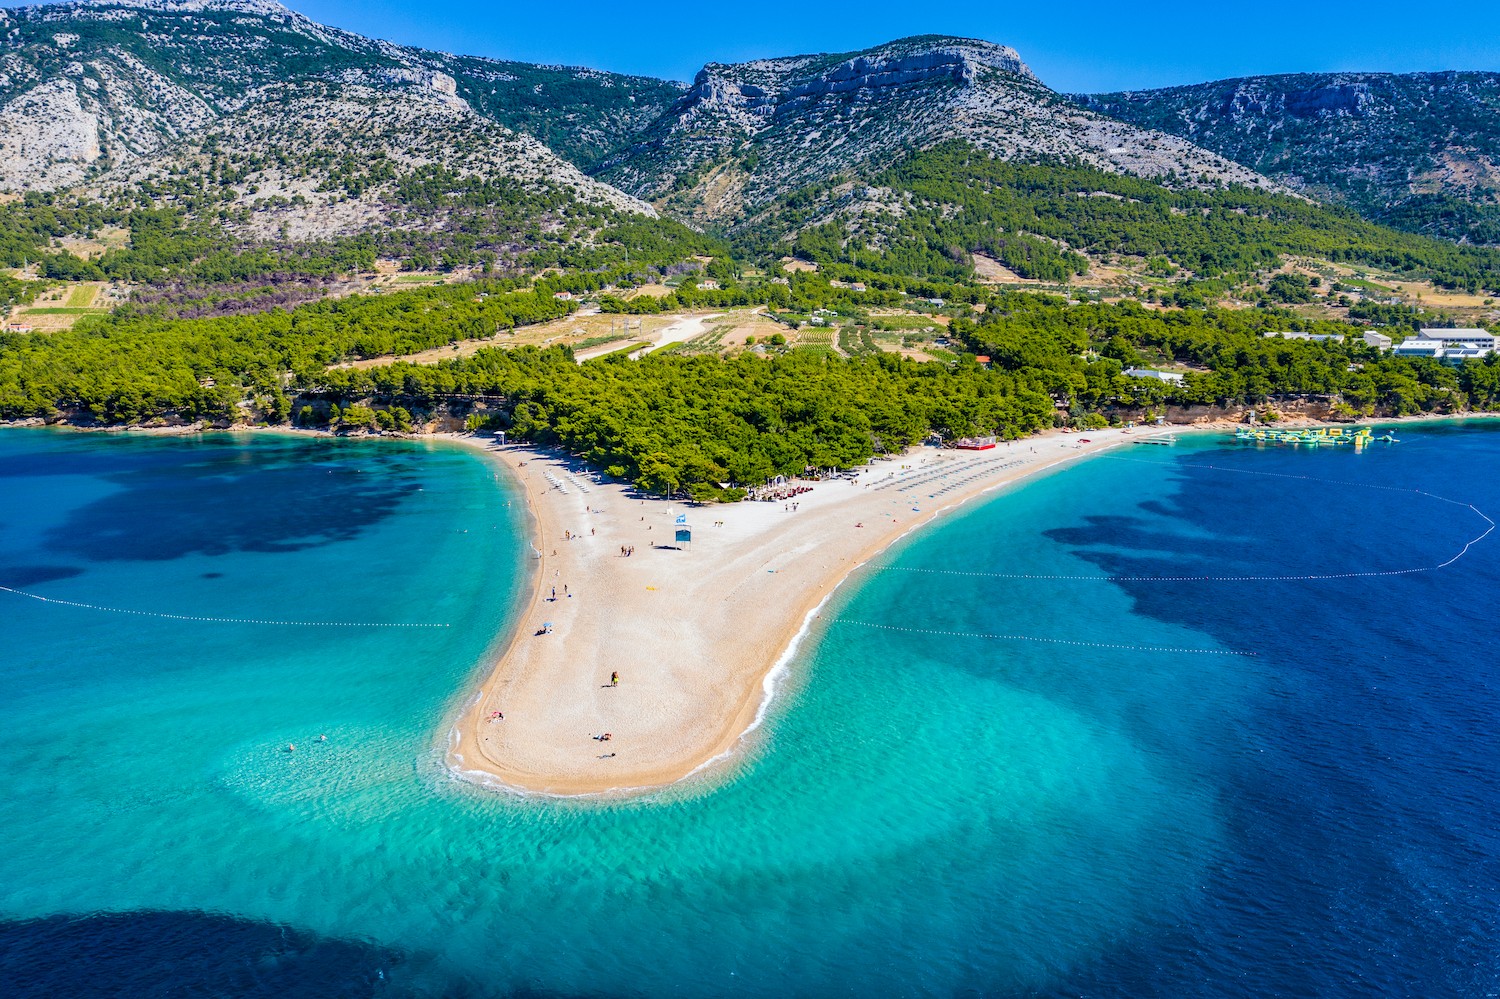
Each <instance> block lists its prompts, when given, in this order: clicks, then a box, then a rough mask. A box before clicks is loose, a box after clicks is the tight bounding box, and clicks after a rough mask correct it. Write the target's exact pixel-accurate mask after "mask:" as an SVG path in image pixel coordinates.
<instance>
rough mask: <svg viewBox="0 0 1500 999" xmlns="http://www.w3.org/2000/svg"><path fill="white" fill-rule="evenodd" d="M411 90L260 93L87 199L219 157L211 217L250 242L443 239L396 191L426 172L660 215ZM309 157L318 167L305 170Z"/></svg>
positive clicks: (421, 87)
mask: <svg viewBox="0 0 1500 999" xmlns="http://www.w3.org/2000/svg"><path fill="white" fill-rule="evenodd" d="M411 82H412V83H413V86H412V88H411V89H410V90H407V91H402V92H398V93H391V92H390V91H387V90H379V89H375V88H371V87H365V86H358V85H349V86H333V85H322V86H318V87H315V88H308V87H291V86H274V87H267V88H264V89H263V90H261V91H258V92H257V93H256V94H254V95H253V97H252V99H250V100H248V101H247V102H246V106H245V107H244V108H243V109H242V110H240V111H238V112H235V113H234V114H232V115H229V116H227V117H225V118H222V119H219V120H218V121H216V122H215V123H214V124H213V126H212V127H211V128H209V129H207V130H205V132H204V133H203V134H201V135H199V136H196V137H194V138H193V139H191V140H188V141H184V142H181V143H178V144H176V145H174V146H170V147H168V148H167V149H166V150H164V151H163V153H162V154H160V155H157V156H154V157H152V158H151V159H150V160H145V159H135V160H132V161H130V162H129V163H128V164H125V165H122V166H120V167H116V168H115V169H113V170H111V171H109V172H107V173H104V174H102V175H100V176H99V177H97V178H96V179H94V180H93V181H92V182H91V183H89V184H88V185H87V187H86V188H85V190H86V192H87V193H89V194H94V195H101V196H109V195H112V194H117V193H123V192H127V191H132V190H136V189H139V188H140V187H141V185H142V184H147V185H149V186H151V187H163V186H166V185H168V184H169V183H170V181H171V178H173V177H175V176H182V175H208V174H210V173H212V172H214V170H213V167H214V161H215V160H216V159H217V160H219V161H224V160H226V159H227V160H228V161H229V163H230V165H229V167H228V169H227V170H226V171H224V172H227V173H232V174H234V176H235V177H236V178H237V179H236V180H235V181H234V182H233V183H232V185H231V186H230V193H231V194H232V195H233V200H231V201H223V202H219V203H218V204H217V208H221V209H243V210H244V211H242V212H235V213H232V215H231V218H230V219H229V220H227V221H225V222H223V223H222V225H223V227H224V228H225V229H226V230H227V231H229V232H230V233H231V234H233V235H234V236H236V237H237V238H238V239H241V240H244V241H246V242H250V243H259V242H272V241H275V242H286V241H291V242H304V241H311V240H320V239H328V238H331V237H338V236H348V235H354V234H357V233H360V232H366V231H369V230H370V229H373V228H377V227H386V228H389V227H398V226H402V225H408V224H417V225H419V226H420V227H423V228H425V229H428V230H434V231H435V230H440V229H441V228H443V226H444V225H445V224H446V218H445V216H444V214H443V213H442V212H440V211H438V212H430V213H426V214H423V213H420V212H416V211H414V210H413V209H412V208H410V207H409V206H407V205H404V204H403V203H402V200H401V199H400V198H399V197H398V196H397V195H396V192H395V188H396V186H397V185H398V184H399V183H400V182H401V181H402V180H403V179H404V178H407V177H411V176H413V175H414V174H416V173H417V172H418V171H421V170H422V169H423V168H437V169H441V170H444V171H448V172H449V173H450V174H451V175H452V176H455V177H458V178H467V177H478V178H483V179H501V180H504V181H506V182H511V183H514V184H516V185H518V186H517V190H521V191H527V192H530V193H536V194H541V193H545V192H547V191H549V190H557V189H562V190H565V191H567V192H568V193H569V194H571V195H572V196H573V197H575V198H577V199H578V200H579V201H582V202H585V203H588V204H595V205H607V206H609V207H612V208H616V209H619V210H621V211H626V212H632V213H635V214H640V215H650V216H654V215H655V214H656V210H655V209H654V208H653V207H652V206H650V205H649V204H646V203H645V202H642V201H640V200H638V199H636V198H633V197H631V196H629V195H627V194H625V193H623V192H621V191H619V190H616V189H615V188H612V187H610V186H609V185H607V184H604V183H601V182H599V181H596V180H593V179H591V178H589V177H586V176H584V174H583V173H582V172H581V171H580V170H579V169H578V168H577V167H575V166H573V165H572V164H570V163H567V162H565V161H563V160H561V159H560V158H558V156H557V155H556V154H555V153H553V152H552V151H551V150H549V149H548V148H547V147H546V146H543V145H542V144H541V143H540V142H538V141H537V140H536V139H533V138H532V137H531V136H528V135H518V134H516V133H515V132H512V131H510V130H509V129H507V128H505V127H503V126H501V125H497V124H495V123H494V122H492V121H490V120H488V119H486V118H484V117H482V116H481V115H479V114H477V113H475V112H474V110H473V109H472V108H470V107H469V106H468V105H467V104H465V103H464V102H462V101H455V100H453V99H452V98H451V96H450V95H447V94H445V93H443V92H442V91H441V90H438V89H434V88H433V87H432V86H431V85H430V84H431V81H429V80H421V79H419V80H414V81H411ZM309 156H311V157H313V158H314V159H315V160H316V161H318V162H321V163H323V164H324V166H323V168H322V169H318V170H309V169H308V160H309ZM331 177H343V178H345V180H344V182H331ZM351 192H354V193H351Z"/></svg>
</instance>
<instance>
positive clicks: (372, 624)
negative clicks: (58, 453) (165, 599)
mask: <svg viewBox="0 0 1500 999" xmlns="http://www.w3.org/2000/svg"><path fill="white" fill-rule="evenodd" d="M0 592H4V593H13V594H15V595H16V596H18V597H26V598H27V599H29V600H38V601H40V602H42V603H44V604H56V605H58V606H60V607H73V608H76V609H78V610H91V611H105V612H107V613H110V614H130V615H133V616H135V617H154V618H161V619H162V620H166V621H197V622H200V623H204V624H266V625H274V626H277V627H284V628H446V627H448V625H446V624H433V623H425V622H410V623H409V622H403V621H278V620H273V619H269V618H258V617H210V616H207V615H203V614H170V613H167V612H166V611H148V610H133V609H131V608H129V607H106V606H104V605H102V604H89V603H83V602H82V601H79V600H60V599H58V598H57V597H44V596H42V595H41V594H40V593H29V592H27V591H26V590H18V589H16V588H15V587H13V586H0Z"/></svg>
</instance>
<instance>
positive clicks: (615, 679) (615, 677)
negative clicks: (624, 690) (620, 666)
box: [609, 671, 620, 687]
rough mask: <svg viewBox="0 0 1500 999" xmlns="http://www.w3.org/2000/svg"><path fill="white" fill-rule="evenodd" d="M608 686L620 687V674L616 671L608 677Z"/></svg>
mask: <svg viewBox="0 0 1500 999" xmlns="http://www.w3.org/2000/svg"><path fill="white" fill-rule="evenodd" d="M609 685H610V686H611V687H618V686H619V685H620V674H619V672H618V671H617V672H614V673H611V674H610V675H609Z"/></svg>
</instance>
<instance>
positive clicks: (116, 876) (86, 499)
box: [0, 427, 1500, 996]
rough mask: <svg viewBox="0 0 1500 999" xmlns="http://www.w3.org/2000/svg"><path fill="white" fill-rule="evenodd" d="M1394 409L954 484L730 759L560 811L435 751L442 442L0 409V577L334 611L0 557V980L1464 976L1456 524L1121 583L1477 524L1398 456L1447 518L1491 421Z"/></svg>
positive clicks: (444, 667) (1475, 467)
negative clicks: (70, 424) (1329, 425)
mask: <svg viewBox="0 0 1500 999" xmlns="http://www.w3.org/2000/svg"><path fill="white" fill-rule="evenodd" d="M1402 436H1403V437H1404V438H1406V442H1405V443H1403V444H1401V445H1399V446H1397V447H1391V448H1383V449H1380V448H1378V449H1371V450H1370V451H1368V452H1367V453H1364V454H1360V455H1354V454H1352V453H1344V452H1336V451H1329V450H1324V451H1318V452H1308V451H1305V450H1303V451H1293V450H1266V451H1257V450H1250V449H1236V448H1233V447H1224V446H1222V445H1221V444H1219V443H1217V442H1215V441H1200V442H1194V443H1190V444H1186V445H1180V446H1178V447H1177V448H1173V449H1167V448H1147V447H1141V448H1136V449H1132V450H1129V451H1121V452H1115V453H1114V456H1113V457H1103V458H1099V459H1096V460H1092V461H1089V462H1087V463H1086V464H1084V465H1082V466H1079V467H1076V468H1072V469H1068V470H1066V471H1063V472H1060V473H1057V474H1054V475H1052V476H1049V477H1047V478H1045V479H1043V480H1040V481H1038V482H1035V483H1031V484H1029V485H1026V486H1025V487H1023V488H1020V489H1017V490H1014V491H1012V492H1010V493H1008V494H1006V495H1002V496H1000V497H997V498H995V499H993V500H992V501H990V502H988V503H986V504H984V505H982V506H978V507H975V508H974V509H973V510H971V511H970V512H968V513H967V514H965V515H963V516H961V517H957V518H954V519H952V520H950V521H948V522H947V523H945V524H944V525H942V526H940V527H939V528H937V529H936V530H933V531H931V532H928V533H925V534H923V535H921V536H919V537H917V538H914V539H912V540H911V541H909V542H908V543H906V544H905V545H904V546H903V547H902V548H901V549H900V550H899V551H897V552H895V553H893V554H892V555H891V556H889V557H888V558H886V559H883V560H882V561H881V566H876V567H871V568H870V569H868V570H866V571H865V572H863V573H862V574H861V576H860V577H859V578H858V579H857V580H856V581H855V583H856V585H853V586H850V587H846V588H845V589H844V590H842V591H840V594H839V596H838V597H837V598H836V599H835V600H834V601H833V602H832V603H831V604H830V605H829V607H828V608H827V610H826V611H825V613H824V615H823V616H822V618H821V619H820V621H819V623H818V624H817V625H816V627H815V629H814V635H813V636H812V641H810V642H808V643H807V644H806V645H805V646H804V650H803V651H802V652H801V654H800V655H799V656H798V658H797V662H796V664H795V665H794V669H793V672H792V679H791V680H790V681H789V683H788V685H787V687H786V689H785V691H784V694H783V696H782V699H781V701H780V702H779V703H778V705H777V707H776V710H774V711H773V712H772V715H771V718H770V720H769V723H768V725H767V726H766V728H765V729H763V730H762V731H761V732H760V733H759V734H758V735H757V738H756V740H755V746H754V747H753V749H752V751H751V753H750V754H749V758H748V760H746V761H743V762H742V763H741V765H739V766H738V767H736V768H734V769H733V770H731V771H730V772H728V773H727V774H724V773H720V774H716V775H713V776H712V777H711V778H709V779H705V780H703V781H699V782H696V783H695V784H693V785H691V786H687V787H682V788H678V789H676V790H673V791H671V792H666V793H662V794H658V795H655V796H652V797H650V798H646V799H637V800H632V801H624V802H612V803H602V804H601V803H597V802H593V803H587V802H570V801H553V800H536V799H531V800H528V799H519V798H515V797H509V796H501V795H495V794H492V793H489V792H485V791H482V790H479V789H476V788H474V787H472V786H469V785H466V784H464V783H461V782H457V781H454V780H452V779H451V778H450V777H449V776H448V775H447V774H446V772H445V771H444V769H443V766H442V760H441V749H442V743H443V739H444V737H445V734H446V732H445V730H446V720H447V719H448V718H451V716H452V714H453V712H454V711H455V710H456V708H457V706H458V703H459V701H460V699H461V698H462V697H463V696H465V693H466V691H467V689H468V688H469V687H470V686H471V684H472V682H473V679H474V677H475V675H476V669H478V668H481V667H480V664H481V663H482V662H483V661H484V659H485V653H486V650H487V648H488V647H490V646H491V645H492V643H493V640H494V639H495V637H496V636H497V635H499V634H500V633H501V632H502V631H503V629H504V624H505V618H506V616H507V614H508V613H509V612H510V610H511V609H512V608H513V607H514V606H515V601H516V599H517V597H518V595H519V588H520V584H521V583H522V582H523V580H522V579H521V578H520V575H521V574H522V573H523V572H524V567H525V560H524V550H525V542H524V539H523V537H522V534H521V528H520V520H521V518H520V514H519V509H518V508H519V507H520V505H521V504H520V501H519V498H518V497H517V496H516V494H515V493H514V492H512V491H511V490H510V488H509V487H508V486H507V485H506V484H505V483H504V482H503V481H500V482H497V480H496V478H495V476H496V472H495V470H494V469H493V468H492V467H491V466H490V465H488V464H487V463H486V462H485V461H484V460H483V459H482V458H480V457H479V456H476V455H473V454H471V453H468V452H464V451H460V450H458V449H455V448H448V447H437V446H425V445H414V444H394V443H390V442H351V441H308V440H301V439H278V438H265V437H257V438H255V439H253V440H251V439H246V438H235V439H231V438H227V437H214V438H203V439H196V440H188V441H184V440H170V441H162V440H143V439H138V438H124V437H113V436H111V437H101V436H92V435H90V436H84V435H72V434H58V433H51V432H42V431H15V432H7V433H5V434H0V584H4V585H7V586H21V587H22V588H24V589H26V590H28V591H29V592H34V593H37V594H40V595H44V596H48V597H51V598H56V599H63V600H70V601H74V602H77V603H84V604H90V605H96V606H108V607H117V608H122V609H126V610H145V611H154V612H166V613H178V614H186V615H191V616H195V617H205V618H219V619H224V618H232V619H245V618H254V619H257V620H269V621H281V622H285V621H304V622H305V621H316V622H350V623H351V625H356V624H357V625H361V626H348V627H344V626H340V627H321V626H308V625H286V624H259V625H252V624H242V623H222V622H221V621H183V620H175V619H169V618H161V617H150V616H140V615H135V614H120V613H115V612H111V611H100V610H89V609H83V608H79V607H70V606H64V605H57V604H42V603H38V602H35V601H32V600H28V599H25V598H22V597H18V596H15V595H12V594H0V628H3V634H4V636H5V638H4V646H3V648H0V669H3V676H4V679H5V682H4V684H3V685H0V729H3V731H5V732H6V733H7V734H6V737H5V738H4V740H0V774H3V776H0V782H3V784H0V791H3V793H0V824H3V828H4V829H6V840H7V843H8V846H7V849H5V850H3V851H0V918H3V919H4V920H5V922H4V923H3V924H0V940H3V941H4V944H3V946H0V972H3V977H4V978H5V979H6V980H8V981H10V982H12V983H19V984H18V988H19V990H20V994H37V995H43V994H46V995H59V994H70V993H71V994H75V995H97V994H101V993H107V992H109V991H115V992H117V993H118V994H141V993H143V992H150V991H152V990H157V991H162V990H164V986H163V984H162V983H164V982H169V983H171V984H173V985H175V986H178V987H181V988H185V989H186V988H191V987H194V986H200V987H203V988H204V989H206V990H207V991H211V992H214V993H218V994H265V995H295V994H305V995H331V994H347V995H368V994H378V995H491V994H512V993H517V992H521V993H528V992H529V993H536V994H557V995H571V994H599V995H605V994H608V995H618V994H641V995H655V994H661V993H667V992H675V993H679V994H685V995H768V996H769V995H811V996H822V995H829V994H850V995H919V996H920V995H931V996H948V995H955V994H983V995H1036V994H1044V995H1058V996H1062V995H1097V996H1121V995H1124V996H1157V995H1184V994H1214V995H1244V996H1252V995H1255V996H1258V995H1269V994H1283V995H1309V994H1318V995H1364V994H1371V995H1374V994H1380V995H1427V996H1435V995H1463V996H1468V995H1473V996H1482V995H1487V994H1491V993H1493V992H1495V991H1496V990H1497V988H1500V971H1497V969H1500V945H1497V943H1496V941H1497V940H1500V917H1497V913H1500V907H1497V905H1496V902H1497V901H1500V898H1497V895H1500V861H1497V857H1500V842H1497V838H1496V834H1495V833H1494V831H1493V823H1492V821H1491V817H1492V816H1493V815H1494V814H1495V813H1496V811H1497V806H1500V784H1497V779H1496V777H1495V774H1494V763H1495V761H1497V760H1500V744H1497V742H1500V740H1497V738H1496V736H1495V735H1494V733H1493V731H1492V727H1493V720H1494V718H1495V717H1496V713H1497V711H1496V709H1497V708H1500V703H1497V702H1500V697H1497V694H1496V690H1495V683H1494V664H1495V663H1496V662H1497V661H1500V656H1497V655H1496V648H1495V639H1494V629H1493V627H1492V625H1491V624H1490V621H1491V619H1492V600H1493V597H1492V595H1493V594H1494V593H1495V592H1496V587H1497V584H1500V557H1497V552H1500V540H1497V538H1496V537H1491V538H1488V539H1486V540H1485V541H1484V542H1481V543H1479V544H1478V545H1476V546H1475V547H1474V548H1473V549H1472V550H1471V551H1470V552H1469V554H1467V555H1465V556H1464V557H1463V558H1461V559H1460V560H1459V561H1458V562H1456V563H1454V564H1453V565H1452V566H1450V567H1449V568H1447V569H1445V570H1443V571H1441V572H1435V573H1415V574H1407V575H1395V576H1380V577H1355V578H1345V579H1339V580H1328V579H1322V580H1308V579H1291V580H1284V581H1258V582H1203V581H1201V580H1200V581H1178V582H1172V581H1165V580H1162V579H1159V578H1155V577H1163V576H1173V577H1181V576H1193V577H1202V576H1215V577H1223V576H1235V577H1243V576H1268V575H1288V576H1320V575H1329V574H1331V573H1342V572H1354V571H1358V572H1364V571H1387V570H1392V569H1404V568H1412V567H1419V566H1424V565H1434V564H1436V563H1437V562H1440V561H1442V560H1443V559H1446V558H1448V557H1449V556H1451V555H1452V554H1454V553H1455V552H1457V551H1459V550H1460V549H1461V548H1462V546H1463V545H1464V543H1465V542H1466V541H1468V540H1470V539H1472V538H1473V537H1475V536H1476V535H1477V534H1479V533H1480V532H1481V531H1482V530H1483V529H1484V522H1483V521H1482V519H1481V518H1480V517H1479V516H1478V515H1476V514H1475V513H1473V512H1472V511H1470V510H1468V509H1467V508H1465V507H1462V506H1456V505H1454V504H1450V503H1442V502H1439V501H1437V500H1433V499H1430V498H1427V497H1423V496H1420V495H1418V494H1416V493H1414V492H1411V490H1414V489H1421V490H1425V491H1427V492H1431V493H1435V494H1438V495H1441V496H1445V497H1450V498H1454V499H1461V500H1462V501H1463V502H1464V503H1473V504H1474V505H1475V506H1476V507H1478V508H1479V509H1480V510H1483V511H1486V512H1489V513H1491V514H1493V512H1494V511H1495V510H1496V509H1500V476H1497V469H1500V464H1497V462H1496V457H1497V455H1500V435H1497V434H1494V433H1493V432H1484V431H1480V430H1475V429H1465V428H1459V427H1446V428H1424V429H1423V430H1421V431H1416V430H1406V429H1403V431H1402ZM1209 466H1214V467H1209ZM1246 473H1254V474H1246ZM1264 473H1274V474H1273V475H1266V474H1264ZM1281 476H1300V477H1301V478H1284V477H1281ZM1309 476H1310V477H1312V478H1307V477H1309ZM1315 480H1317V481H1315ZM1325 480H1337V481H1338V482H1341V483H1345V484H1341V485H1334V484H1331V483H1330V482H1329V481H1325ZM1371 485H1373V486H1380V487H1391V488H1369V486H1371ZM914 570H938V571H914ZM955 572H962V573H966V574H965V575H956V574H953V573H955ZM976 573H977V574H976ZM1020 576H1031V577H1044V576H1045V577H1058V576H1063V577H1101V576H1105V577H1132V581H1128V582H1121V581H1110V580H1107V579H1099V578H1045V579H1044V578H1017V577H1020ZM375 624H380V625H449V627H369V625H375ZM876 626H879V627H876ZM894 628H902V629H911V630H893V629H894ZM976 636H979V637H976ZM982 636H1008V637H982ZM1063 643H1077V644H1063ZM1161 649H1174V650H1189V651H1172V652H1164V651H1159V650H1161ZM320 733H321V734H326V735H327V736H328V741H327V742H322V743H319V742H315V741H312V740H314V739H315V738H316V736H317V735H318V734H320ZM292 742H295V743H296V744H297V751H296V752H295V753H288V752H286V751H285V747H286V745H287V744H288V743H292ZM205 954H209V955H219V958H218V959H205V957H204V955H205ZM7 991H8V992H9V991H10V990H9V989H7Z"/></svg>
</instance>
